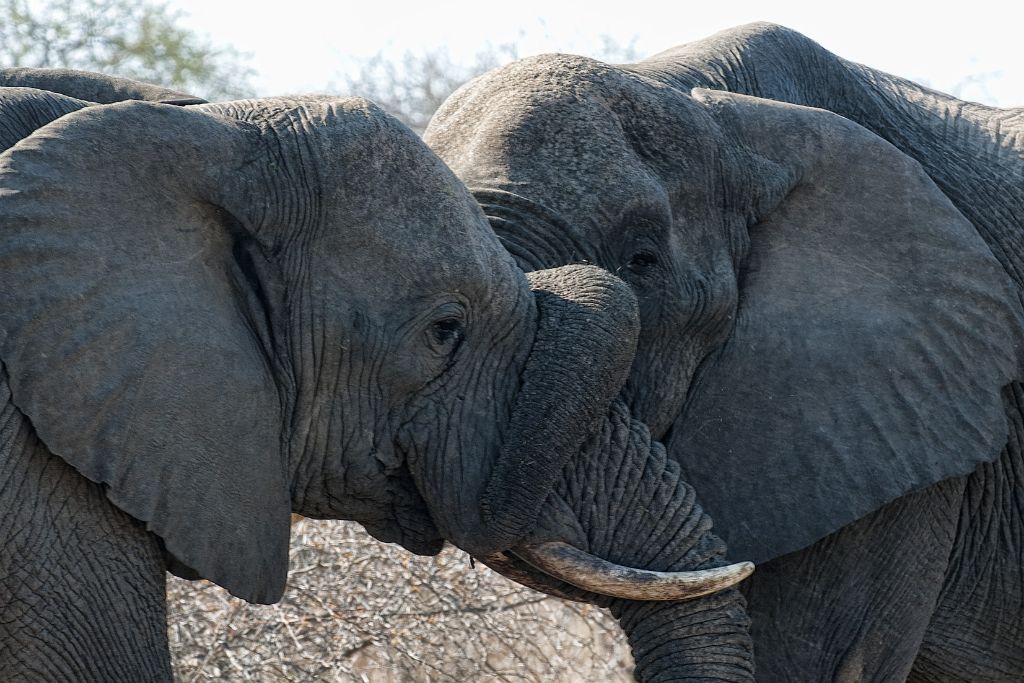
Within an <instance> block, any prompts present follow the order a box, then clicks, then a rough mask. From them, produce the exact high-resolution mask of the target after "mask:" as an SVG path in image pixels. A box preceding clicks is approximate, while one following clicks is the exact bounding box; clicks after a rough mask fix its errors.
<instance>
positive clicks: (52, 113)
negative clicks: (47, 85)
mask: <svg viewBox="0 0 1024 683" xmlns="http://www.w3.org/2000/svg"><path fill="white" fill-rule="evenodd" d="M90 104H91V102H85V101H83V100H76V99H75V98H73V97H67V96H65V95H58V94H57V93H53V92H48V91H46V90H36V89H34V88H0V151H3V150H5V149H8V148H10V147H12V146H13V145H14V144H15V143H17V142H18V141H19V140H21V139H22V138H25V137H27V136H28V135H30V134H31V133H32V132H33V131H34V130H36V129H37V128H42V127H43V126H45V125H46V124H48V123H49V122H51V121H54V120H56V119H59V118H60V117H61V116H64V115H65V114H70V113H71V112H73V111H78V110H79V109H82V108H83V107H88V106H89V105H90Z"/></svg>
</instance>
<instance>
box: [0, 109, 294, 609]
mask: <svg viewBox="0 0 1024 683" xmlns="http://www.w3.org/2000/svg"><path fill="white" fill-rule="evenodd" d="M258 148H259V139H258V134H257V133H256V131H255V129H254V127H252V126H251V125H249V124H245V123H241V122H238V121H234V120H231V119H227V118H223V117H219V116H215V115H211V114H209V113H204V112H201V111H197V110H190V109H182V108H178V107H171V106H166V105H158V104H149V103H142V102H125V103H121V104H114V105H109V106H95V107H88V108H85V109H82V110H81V111H78V112H74V113H72V114H68V115H67V116H65V117H63V118H61V119H58V120H57V121H54V122H53V123H51V124H49V125H47V126H45V127H43V128H41V129H39V130H38V131H36V132H35V133H34V134H33V135H31V136H29V137H28V138H26V139H24V140H22V141H21V142H20V143H18V144H17V145H15V146H14V147H13V148H11V149H10V150H8V151H7V152H6V153H4V154H3V155H2V156H0V301H2V302H3V303H2V308H0V360H2V361H3V363H4V364H5V365H6V368H7V371H8V373H9V376H10V385H11V390H12V394H13V396H14V403H15V404H16V405H17V406H18V407H19V408H20V409H21V410H22V412H24V413H25V414H26V415H27V416H28V418H29V419H30V420H31V422H32V424H33V425H34V427H35V429H36V431H37V433H38V435H39V437H40V438H41V439H42V441H43V442H44V443H45V444H46V445H47V446H48V447H49V448H50V450H52V451H53V452H54V453H55V454H57V455H58V456H60V457H62V458H63V459H65V460H66V461H67V462H69V463H70V464H71V465H73V466H74V467H75V468H76V469H77V470H78V471H79V472H81V473H82V474H83V475H85V476H86V477H88V478H89V479H91V480H93V481H96V482H99V483H102V484H103V485H104V486H105V487H106V490H107V495H108V497H109V498H110V500H111V501H112V502H113V503H114V504H116V505H117V506H118V507H120V508H121V509H123V510H124V511H126V512H127V513H129V514H131V515H133V516H134V517H136V518H138V519H140V520H142V521H144V522H145V523H146V524H147V526H148V528H149V529H150V530H151V531H153V532H154V533H155V534H157V535H158V536H160V537H161V538H162V539H163V542H164V544H165V546H166V548H167V550H168V551H169V552H170V553H171V554H172V555H173V556H174V557H175V558H177V560H179V561H180V562H182V563H184V564H185V565H187V566H188V567H191V568H193V569H194V570H196V571H197V572H198V574H199V575H201V576H203V577H205V578H208V579H210V580H212V581H215V582H216V583H218V584H220V585H222V586H224V587H225V588H227V589H228V590H229V591H231V592H232V593H233V594H235V595H237V596H239V597H242V598H245V599H247V600H250V601H254V602H273V601H276V600H277V599H278V598H279V597H280V596H281V593H282V591H283V589H284V581H285V576H286V572H287V550H288V536H289V511H290V496H289V488H288V484H287V473H286V463H285V462H284V460H283V454H282V444H281V438H282V436H281V434H282V432H281V421H282V408H281V402H280V399H279V395H278V389H277V386H276V383H275V379H274V375H273V374H272V369H271V366H272V364H273V352H272V350H271V348H270V342H269V341H268V339H269V338H270V337H271V335H270V334H268V331H267V328H268V322H267V320H268V318H269V316H270V313H268V312H267V311H265V310H262V305H261V304H262V302H263V301H264V300H265V299H266V296H267V295H266V293H265V292H266V289H264V288H263V287H260V284H259V283H257V282H254V280H255V279H256V277H257V275H256V274H255V273H256V272H258V271H259V269H258V268H255V267H254V266H253V265H252V257H251V254H252V253H253V252H252V244H253V243H252V240H251V239H250V237H249V234H248V231H247V228H246V227H245V217H244V216H239V215H234V216H232V215H231V214H229V213H228V211H226V210H225V208H224V207H225V205H226V204H230V203H231V202H230V201H226V200H225V198H224V197H222V196H221V194H222V192H223V189H222V188H224V187H228V186H232V187H236V186H240V185H241V186H244V185H245V184H246V182H247V181H246V178H249V179H250V181H249V182H250V184H255V182H256V181H255V180H254V179H253V177H254V176H257V174H259V173H260V172H261V170H260V168H259V159H260V158H261V157H260V153H259V151H258ZM264 170H265V169H264ZM257 177H258V176H257ZM267 194H268V195H269V192H268V193H267ZM237 202H238V200H237V198H236V203H237ZM247 259H248V260H247ZM264 284H265V283H264Z"/></svg>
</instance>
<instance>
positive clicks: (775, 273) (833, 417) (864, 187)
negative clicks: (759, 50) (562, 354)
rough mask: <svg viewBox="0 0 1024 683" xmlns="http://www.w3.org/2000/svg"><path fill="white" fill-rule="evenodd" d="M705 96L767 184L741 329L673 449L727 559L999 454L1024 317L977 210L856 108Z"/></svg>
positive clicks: (710, 373)
mask: <svg viewBox="0 0 1024 683" xmlns="http://www.w3.org/2000/svg"><path fill="white" fill-rule="evenodd" d="M694 95H695V97H697V98H699V99H703V100H704V102H705V103H706V104H707V105H708V106H709V108H710V110H711V111H712V113H713V115H714V116H715V117H716V118H717V120H718V122H719V124H720V125H721V127H722V128H723V130H725V131H730V132H732V133H733V134H735V136H736V138H737V140H738V141H739V144H740V145H741V146H744V147H746V148H748V149H749V150H750V151H751V152H752V155H751V159H752V160H753V159H756V160H757V164H758V165H759V169H757V174H758V175H760V176H761V177H760V178H759V179H758V180H755V183H756V182H758V181H760V182H761V183H762V185H763V189H764V193H763V195H762V197H761V198H760V201H761V202H762V206H761V211H760V212H759V213H760V215H759V216H758V218H759V220H758V222H757V223H756V224H754V225H752V226H751V227H750V230H749V234H750V253H749V257H748V259H747V261H746V264H745V267H743V269H742V270H741V272H740V281H739V287H740V303H739V309H738V312H737V319H736V321H735V329H734V332H733V334H732V335H731V337H730V338H729V339H728V341H727V343H726V344H725V345H724V347H723V348H722V349H721V350H720V352H719V353H717V354H716V355H714V356H712V357H711V358H709V359H708V361H706V363H705V365H704V366H703V367H702V369H701V371H700V373H699V375H698V378H697V380H696V383H695V385H694V388H693V389H692V390H691V394H690V397H689V399H688V402H687V405H686V407H685V409H684V413H683V415H682V416H681V417H680V419H679V420H678V421H677V423H676V425H675V426H674V429H673V433H672V436H671V441H670V444H669V447H670V448H671V449H672V452H673V453H674V454H675V456H676V457H677V458H678V459H679V460H680V461H681V462H682V464H683V467H684V470H685V474H686V476H687V477H688V479H689V480H690V482H691V483H692V484H693V485H694V487H695V488H696V490H697V491H698V492H700V496H701V501H702V503H703V504H704V505H705V507H706V509H707V510H708V512H709V513H710V514H711V516H712V517H713V518H714V520H715V526H716V530H717V532H718V533H719V534H720V535H721V536H723V537H724V538H725V539H726V541H727V542H728V544H729V550H730V553H731V554H732V555H733V556H735V557H742V558H744V559H750V560H753V561H755V562H763V561H765V560H768V559H771V558H773V557H776V556H778V555H781V554H784V553H787V552H790V551H795V550H798V549H800V548H803V547H805V546H807V545H809V544H811V543H812V542H814V541H815V540H817V539H819V538H821V537H823V536H825V535H827V534H829V533H830V532H832V531H835V530H836V529H838V528H840V527H842V526H844V525H846V524H848V523H849V522H851V521H853V520H855V519H857V518H859V517H861V516H863V515H865V514H867V513H869V512H871V511H872V510H875V509H877V508H879V507H880V506H882V505H883V504H885V503H886V502H888V501H890V500H892V499H894V498H896V497H898V496H901V495H903V494H905V493H908V492H910V491H913V490H915V489H920V488H922V487H925V486H928V485H930V484H932V483H934V482H937V481H939V480H942V479H944V478H947V477H953V476H958V475H963V474H966V473H969V472H971V471H972V470H973V469H974V467H975V466H976V465H977V464H978V463H981V462H986V461H990V460H992V459H994V458H996V457H997V456H998V455H999V453H1000V452H1001V450H1002V449H1003V447H1004V446H1005V445H1006V440H1007V422H1006V417H1005V414H1004V408H1003V401H1002V398H1001V390H1002V389H1003V388H1004V387H1005V386H1006V385H1007V384H1008V383H1010V382H1011V381H1012V380H1016V379H1020V378H1021V370H1020V358H1021V350H1022V348H1024V346H1022V344H1024V337H1022V329H1024V316H1022V310H1021V300H1020V293H1019V292H1018V291H1017V290H1016V289H1015V287H1014V286H1013V285H1012V284H1011V281H1010V279H1009V278H1008V277H1007V275H1006V273H1005V271H1003V269H1002V268H1001V267H1000V265H999V263H998V262H997V261H996V260H995V258H994V257H993V256H992V254H991V253H990V251H989V249H988V247H987V246H986V244H985V243H984V242H983V241H982V239H981V238H980V237H979V236H978V234H977V233H976V231H975V230H974V228H973V227H972V226H971V225H970V223H968V222H967V220H966V219H964V217H963V216H962V215H961V214H960V213H959V212H958V211H957V210H956V208H954V206H953V205H952V204H951V203H950V202H949V200H948V199H947V198H946V197H945V196H944V195H943V194H942V193H941V192H940V191H939V190H938V189H937V188H936V187H935V185H934V184H933V183H932V182H931V181H930V180H929V178H928V177H927V176H926V175H925V173H924V172H923V171H922V169H921V168H920V167H919V166H918V164H917V163H916V162H914V161H912V160H911V159H909V158H908V157H907V156H905V155H904V154H902V153H901V152H899V151H898V150H896V149H895V148H894V147H892V146H891V145H889V144H888V143H887V142H884V141H883V140H881V139H880V138H878V137H876V136H875V135H873V134H871V133H869V132H868V131H866V130H864V129H863V128H861V127H859V126H857V125H856V124H853V123H851V122H849V121H847V120H846V119H843V118H841V117H839V116H836V115H834V114H831V113H828V112H825V111H821V110H816V109H808V108H804V107H796V106H793V105H787V104H782V103H778V102H774V101H769V100H761V99H757V98H752V97H745V96H742V95H727V94H724V93H710V92H708V91H694ZM773 183H776V184H777V186H775V187H772V186H771V185H772V184H773Z"/></svg>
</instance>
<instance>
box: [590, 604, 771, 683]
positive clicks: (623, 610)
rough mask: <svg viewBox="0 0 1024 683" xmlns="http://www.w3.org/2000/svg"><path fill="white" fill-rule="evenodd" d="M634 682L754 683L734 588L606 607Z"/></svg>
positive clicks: (741, 606)
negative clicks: (687, 598)
mask: <svg viewBox="0 0 1024 683" xmlns="http://www.w3.org/2000/svg"><path fill="white" fill-rule="evenodd" d="M610 609H611V613H612V614H613V615H614V616H615V618H616V619H617V620H618V622H619V625H620V626H622V630H623V631H624V632H625V633H626V637H627V638H628V639H629V644H630V647H631V648H632V650H633V660H634V662H635V664H636V668H635V670H634V676H635V677H636V680H637V681H639V683H669V682H670V681H688V682H693V681H716V682H725V681H729V682H730V683H740V682H741V681H743V682H746V681H753V680H754V667H753V659H752V657H751V641H750V636H749V635H748V633H747V628H748V623H749V619H748V617H747V615H746V612H745V603H744V601H743V598H742V596H740V595H739V591H737V590H736V589H735V588H733V589H731V590H729V591H725V592H723V593H719V594H717V595H713V596H709V597H706V598H702V599H701V600H699V601H692V602H629V601H620V602H617V603H615V604H613V605H611V608H610Z"/></svg>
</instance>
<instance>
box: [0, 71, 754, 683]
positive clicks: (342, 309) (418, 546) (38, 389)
mask: <svg viewBox="0 0 1024 683" xmlns="http://www.w3.org/2000/svg"><path fill="white" fill-rule="evenodd" d="M16 75H17V76H18V77H19V78H21V77H22V76H23V75H24V74H16ZM30 75H31V74H30ZM36 76H39V77H40V78H45V79H49V78H50V77H51V76H55V75H54V74H48V73H43V74H36ZM56 76H60V78H63V79H65V80H62V81H61V82H60V83H59V84H58V85H60V84H63V83H68V82H71V83H74V84H77V85H75V87H76V88H85V90H81V89H79V90H76V92H79V93H86V92H93V91H105V90H109V89H110V87H111V86H115V87H116V88H121V89H122V90H117V91H116V92H115V95H116V96H117V97H128V98H132V97H139V98H142V99H154V100H158V101H155V102H145V101H143V102H137V101H133V102H120V103H115V104H110V105H99V104H96V103H94V102H90V101H87V100H82V99H75V98H73V97H68V96H65V95H60V94H57V93H54V92H48V91H44V90H40V89H34V88H30V87H10V88H0V124H2V125H0V133H2V134H3V136H4V139H3V142H4V143H5V144H6V145H7V146H8V147H9V149H8V150H7V151H6V152H4V153H3V155H2V156H0V225H3V229H2V233H0V293H2V295H3V296H2V298H3V301H4V305H3V308H2V309H0V360H2V363H0V509H3V510H4V511H5V515H4V516H3V521H2V522H0V547H2V549H3V552H2V553H0V605H2V607H0V617H2V618H0V655H2V656H0V678H3V679H4V680H7V679H11V680H21V679H27V680H48V681H50V680H69V681H71V680H74V681H90V680H97V681H98V680H103V681H113V680H125V681H136V680H169V678H170V669H169V658H168V655H167V645H166V624H165V612H164V602H163V599H164V598H163V590H164V584H163V579H164V574H163V572H164V570H165V568H169V569H171V570H172V571H174V572H175V573H179V574H181V575H183V576H186V577H188V578H196V577H203V578H206V579H209V580H212V581H214V582H216V583H219V584H220V585H222V586H223V587H225V588H226V589H228V590H229V591H230V592H232V593H233V594H234V595H236V596H239V597H242V598H245V599H247V600H250V601H253V602H273V601H276V600H277V599H278V598H279V597H280V594H281V591H283V589H284V580H285V572H286V567H287V543H288V529H289V514H290V513H291V512H293V511H294V512H298V513H301V514H304V515H307V516H311V517H317V518H343V519H352V520H356V521H359V522H360V523H361V524H363V525H364V526H365V527H366V529H367V530H368V531H369V532H370V533H371V534H373V535H374V536H376V537H377V538H379V539H381V540H383V541H389V542H397V543H400V544H402V545H403V546H405V547H406V548H407V549H409V550H410V551H412V552H416V553H422V554H429V553H436V552H437V551H438V550H439V549H440V547H441V544H442V543H443V542H444V541H449V542H452V543H455V544H457V545H459V546H460V547H462V548H464V549H466V550H467V551H469V552H471V553H472V554H474V555H476V556H479V557H496V556H498V555H499V554H503V553H505V552H511V553H514V552H515V548H517V547H520V546H523V545H531V544H537V543H543V542H550V541H557V542H562V543H569V544H573V545H575V546H577V547H578V548H580V549H581V550H583V551H587V552H590V553H594V554H595V555H597V556H598V557H602V558H604V559H606V560H609V561H612V562H618V563H621V564H624V565H627V566H630V567H637V568H641V569H645V568H649V569H655V570H670V571H674V570H689V569H703V568H708V567H717V566H721V565H723V564H725V560H724V557H723V556H724V547H723V544H722V543H721V541H720V540H719V539H718V538H716V537H715V536H714V535H713V534H711V533H710V521H709V519H708V517H707V516H706V515H705V514H704V513H703V512H702V510H701V509H700V508H699V507H698V506H697V505H696V504H695V501H694V496H693V491H692V489H691V488H689V487H688V486H687V485H686V484H685V483H683V480H682V479H681V477H680V470H679V467H678V466H677V465H676V464H675V463H673V462H671V461H669V460H667V459H666V458H665V452H664V449H663V448H662V447H661V446H660V444H657V443H656V442H652V441H651V440H650V437H649V435H648V432H647V430H646V428H645V427H643V425H641V424H640V423H638V422H636V421H635V420H634V419H633V418H632V416H631V415H630V412H629V410H628V409H627V408H626V407H625V406H624V405H623V404H622V403H621V402H620V401H618V400H615V396H616V395H617V394H618V392H619V390H620V388H621V387H622V385H623V383H624V382H625V380H626V377H627V375H628V373H629V368H630V365H631V362H632V357H633V352H634V350H635V346H636V335H637V328H638V314H637V308H636V298H635V296H634V295H633V293H632V292H631V290H630V288H629V287H628V286H627V285H626V284H625V283H623V282H622V281H621V280H619V279H617V278H615V277H614V276H612V275H610V274H608V273H607V272H605V271H603V270H601V269H599V268H596V267H593V266H587V265H572V266H568V267H564V268H556V269H549V270H540V271H535V272H530V273H529V274H524V272H523V271H522V270H521V269H520V268H519V267H518V265H517V264H516V263H515V261H514V260H513V259H512V258H511V257H510V256H509V255H508V253H507V251H506V250H505V249H504V247H503V246H502V245H501V243H500V242H499V241H498V239H497V237H496V236H495V235H494V233H493V231H492V230H491V228H490V226H489V225H488V223H487V221H486V218H485V216H484V215H483V214H482V213H481V211H480V209H479V207H478V205H477V204H476V202H475V201H474V200H473V198H472V196H471V195H469V194H468V193H467V192H466V190H465V188H464V187H463V186H462V185H461V184H460V183H459V182H458V181H457V179H456V178H455V177H454V176H453V175H452V174H451V172H450V171H449V170H448V169H447V168H446V167H445V166H444V165H443V164H442V163H441V162H440V161H439V160H438V159H437V158H436V157H435V156H434V155H433V154H431V153H430V152H429V150H428V149H427V148H426V147H425V146H424V145H423V143H422V142H420V141H419V140H418V139H416V137H415V136H414V135H413V134H412V133H411V132H410V131H409V130H408V129H406V128H405V127H404V126H401V124H398V123H397V122H396V121H394V120H393V119H391V118H390V117H388V116H387V115H385V114H384V113H383V112H381V111H380V110H378V109H377V108H376V107H374V106H373V105H372V104H370V103H368V102H366V101H363V100H360V99H357V98H329V97H323V98H272V99H265V100H247V101H240V102H229V103H222V104H197V105H194V106H189V107H179V106H169V105H168V104H167V103H166V102H163V103H161V102H160V101H159V100H166V99H168V98H166V97H165V93H164V92H162V91H160V89H156V90H155V91H153V92H151V91H150V90H149V88H150V86H144V85H143V84H132V83H128V84H124V83H120V82H117V83H113V84H111V83H109V82H108V81H111V80H115V79H106V77H103V76H99V75H95V74H82V73H70V74H68V73H62V74H56ZM67 79H70V80H67ZM19 83H21V85H22V86H23V85H25V83H24V81H19ZM42 83H43V84H44V85H46V84H50V83H51V81H50V80H44V81H43V82H42ZM83 84H84V85H83ZM54 87H57V86H54ZM90 88H91V89H92V90H89V89H90ZM117 93H120V94H119V95H118V94H117ZM171 99H172V100H173V99H175V98H171ZM185 99H187V98H185ZM179 104H180V102H179ZM382 263H386V264H387V265H386V267H382V265H381V264H382ZM594 460H601V461H606V462H609V463H612V462H615V463H618V464H617V466H616V468H614V469H609V470H593V469H591V468H590V467H589V463H591V462H592V461H594ZM621 486H630V487H632V488H634V489H635V490H637V491H642V492H643V495H638V496H637V497H636V498H635V499H634V503H633V505H631V506H630V507H629V508H628V509H619V508H615V509H613V508H612V507H611V505H610V503H611V499H610V498H607V497H604V496H602V497H600V498H597V499H595V498H594V497H593V492H594V491H600V490H613V489H615V488H616V487H621ZM651 518H660V519H662V520H663V523H662V524H660V525H659V526H658V527H656V528H651V527H649V526H648V525H647V524H646V523H644V522H645V520H648V519H651ZM632 531H636V532H637V534H633V533H631V532H632ZM641 532H642V535H640V534H641ZM641 538H644V539H647V542H644V543H639V542H637V541H638V540H639V539H641ZM528 574H529V576H532V577H534V579H533V580H537V581H543V580H544V578H543V574H542V573H540V572H538V571H536V570H530V571H529V572H528ZM548 581H549V582H551V583H554V584H555V585H558V584H557V583H556V582H555V580H554V579H548ZM562 590H563V592H566V593H571V594H572V596H573V597H574V598H575V599H584V600H588V601H592V602H598V603H600V604H603V605H606V606H608V607H609V608H611V609H612V611H613V613H615V614H616V615H617V616H618V617H619V619H620V621H621V622H622V624H623V627H624V629H625V631H626V633H627V635H629V637H630V638H632V639H634V642H635V651H636V653H637V662H638V669H637V678H638V679H639V680H643V681H674V680H682V679H685V680H716V681H748V680H751V675H752V674H751V658H752V655H751V647H750V641H749V636H748V633H747V629H748V620H747V617H746V614H745V612H744V610H743V602H742V598H741V597H740V595H739V593H738V591H737V590H736V589H729V590H726V591H723V592H721V593H718V594H716V595H713V596H707V597H704V598H701V599H699V600H694V601H692V602H686V603H679V602H660V603H646V602H633V601H630V600H622V599H616V598H609V597H607V596H598V595H592V594H586V593H584V592H582V591H579V590H578V589H575V588H573V587H572V586H567V585H565V586H562ZM707 623H714V624H716V625H717V626H716V630H715V632H714V633H710V634H709V633H706V632H705V631H704V630H703V629H704V625H705V624H707ZM652 631H657V633H659V634H660V635H658V636H657V637H656V638H651V637H649V636H648V635H646V634H649V633H650V632H652Z"/></svg>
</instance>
